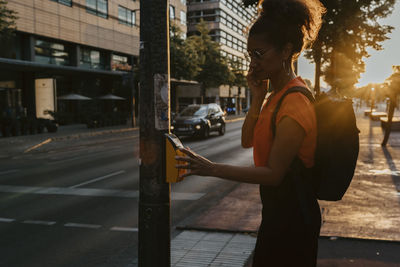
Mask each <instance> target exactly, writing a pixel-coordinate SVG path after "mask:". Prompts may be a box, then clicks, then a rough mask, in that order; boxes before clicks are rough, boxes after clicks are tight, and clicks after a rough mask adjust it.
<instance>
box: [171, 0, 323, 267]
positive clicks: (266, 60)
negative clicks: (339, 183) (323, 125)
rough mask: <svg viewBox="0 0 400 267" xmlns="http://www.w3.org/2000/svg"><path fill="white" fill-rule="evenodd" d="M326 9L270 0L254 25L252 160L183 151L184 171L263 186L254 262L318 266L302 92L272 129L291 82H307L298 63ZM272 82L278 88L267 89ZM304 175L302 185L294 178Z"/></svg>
mask: <svg viewBox="0 0 400 267" xmlns="http://www.w3.org/2000/svg"><path fill="white" fill-rule="evenodd" d="M324 12H325V8H324V7H323V6H322V4H321V3H320V2H319V1H318V0H265V1H263V2H262V3H261V9H260V13H259V15H258V18H257V19H256V21H255V22H254V23H253V24H252V25H251V27H250V30H249V37H248V43H247V50H248V54H249V57H250V60H251V63H250V69H249V72H248V75H247V81H248V85H249V87H250V90H251V94H252V102H251V105H250V108H249V111H248V113H247V115H246V119H245V121H244V124H243V127H242V140H241V142H242V146H243V147H245V148H251V147H252V148H253V159H254V165H255V166H251V167H243V166H232V165H226V164H219V163H215V162H211V161H210V160H208V159H206V158H204V157H202V156H200V155H198V154H196V153H194V152H193V151H191V150H190V149H189V148H184V149H182V150H181V151H182V152H183V153H185V155H186V156H184V157H177V158H176V159H177V160H179V161H184V163H185V164H178V165H177V168H181V169H187V170H188V172H187V173H186V174H185V175H183V176H188V175H200V176H215V177H220V178H223V179H227V180H234V181H239V182H244V183H252V184H259V185H260V195H261V201H262V204H263V209H262V222H261V225H260V228H259V232H258V236H257V242H256V248H255V254H254V259H253V266H254V267H260V266H273V267H277V266H316V259H317V249H318V237H319V232H320V226H321V214H320V209H319V206H318V202H317V198H316V196H315V193H314V191H313V189H312V186H311V184H308V183H307V179H306V177H305V175H304V174H305V173H306V171H307V168H311V167H312V166H313V164H314V153H315V148H316V136H317V126H316V115H315V111H314V107H313V105H312V103H311V102H310V101H309V100H308V98H307V97H306V96H304V95H303V94H302V93H300V92H296V93H291V94H289V95H287V96H286V97H285V99H284V100H283V102H282V105H281V107H280V109H279V112H278V114H277V116H276V122H275V126H276V127H275V132H273V131H272V125H271V124H272V122H271V120H272V114H273V111H274V109H275V107H276V104H277V102H278V101H279V99H280V98H281V96H282V95H283V94H284V93H285V92H286V91H287V90H288V89H289V88H291V87H296V86H300V87H305V88H307V85H306V84H305V82H304V81H303V80H302V79H301V78H300V77H296V74H295V73H294V71H293V64H292V63H293V62H294V61H295V60H296V59H297V58H298V56H299V55H300V53H301V51H302V50H303V49H304V48H306V47H307V46H309V45H310V44H311V43H312V42H313V41H314V40H315V38H316V37H317V34H318V31H319V29H320V27H321V22H322V15H323V13H324ZM267 80H269V81H270V83H271V85H272V88H273V91H272V93H271V95H270V96H269V97H268V101H267V104H264V105H263V103H264V99H265V97H266V93H267V86H266V84H267V82H266V81H267ZM296 175H297V176H299V175H300V178H301V179H302V183H303V184H304V188H303V189H304V190H303V189H302V190H301V192H300V189H299V188H298V182H297V181H296V179H295V178H294V177H295V176H296Z"/></svg>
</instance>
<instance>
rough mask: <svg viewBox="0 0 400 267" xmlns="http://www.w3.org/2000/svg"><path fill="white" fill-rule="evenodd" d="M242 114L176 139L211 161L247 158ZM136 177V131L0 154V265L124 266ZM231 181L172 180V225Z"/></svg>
mask: <svg viewBox="0 0 400 267" xmlns="http://www.w3.org/2000/svg"><path fill="white" fill-rule="evenodd" d="M242 122H243V121H238V122H233V123H229V124H227V131H226V134H225V135H224V136H218V135H217V133H214V134H213V135H212V136H211V137H210V138H209V139H207V140H199V139H193V138H183V139H182V141H183V143H184V145H186V146H189V147H190V148H191V149H192V150H194V151H196V152H198V153H200V154H202V155H204V156H206V157H208V158H209V159H211V160H213V161H218V162H225V163H232V164H242V165H248V164H251V162H252V155H251V153H252V152H251V150H244V149H242V148H241V147H240V130H241V125H242ZM138 185H139V168H138V132H126V133H121V134H112V135H106V136H96V137H87V138H81V139H71V140H63V141H59V142H52V143H50V144H47V145H44V146H42V147H40V148H39V149H36V150H33V151H31V152H29V153H27V154H24V155H19V156H15V157H13V158H10V159H2V160H0V233H1V237H2V238H1V239H0V254H1V256H0V266H7V267H13V266H41V267H45V266H85V267H89V266H130V265H131V264H132V262H135V261H136V258H137V245H138V230H137V227H138V226H137V225H138V193H139V192H138V190H139V189H138ZM236 186H237V184H236V183H234V182H228V181H223V180H220V179H217V178H211V177H189V178H186V179H185V180H184V181H183V182H181V183H178V184H175V185H172V187H171V191H172V201H171V218H172V225H173V226H175V225H177V224H178V223H182V222H184V221H185V220H190V219H191V218H194V216H196V215H198V214H199V213H200V212H202V211H204V210H205V209H207V208H208V207H210V206H212V205H214V204H215V202H216V201H218V200H219V199H221V198H223V196H225V195H226V194H227V193H229V192H230V191H232V190H233V189H234V188H235V187H236ZM171 230H172V236H174V235H175V234H176V233H177V231H175V230H174V227H173V228H172V229H171ZM155 253H156V252H155Z"/></svg>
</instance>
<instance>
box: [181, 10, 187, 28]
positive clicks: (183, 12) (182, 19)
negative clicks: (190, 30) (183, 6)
mask: <svg viewBox="0 0 400 267" xmlns="http://www.w3.org/2000/svg"><path fill="white" fill-rule="evenodd" d="M181 24H184V25H186V13H185V11H181Z"/></svg>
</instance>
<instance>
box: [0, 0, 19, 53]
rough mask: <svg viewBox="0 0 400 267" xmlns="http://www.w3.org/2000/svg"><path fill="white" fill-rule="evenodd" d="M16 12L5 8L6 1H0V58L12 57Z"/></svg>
mask: <svg viewBox="0 0 400 267" xmlns="http://www.w3.org/2000/svg"><path fill="white" fill-rule="evenodd" d="M16 14H17V13H16V12H15V11H13V10H11V9H8V8H7V1H4V0H0V57H7V58H9V57H11V58H12V57H13V54H12V51H13V49H11V48H12V47H13V45H15V44H13V42H14V39H13V37H14V32H15V29H16V24H15V20H16V19H17V16H16Z"/></svg>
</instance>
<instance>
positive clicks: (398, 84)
mask: <svg viewBox="0 0 400 267" xmlns="http://www.w3.org/2000/svg"><path fill="white" fill-rule="evenodd" d="M392 69H393V73H392V75H390V77H389V78H387V79H386V83H387V85H388V93H389V99H390V102H389V112H388V121H387V124H386V127H385V135H384V138H383V141H382V146H386V144H387V142H388V140H389V136H390V132H391V130H392V121H393V114H394V109H395V107H396V103H397V97H398V96H399V94H400V66H393V67H392Z"/></svg>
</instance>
